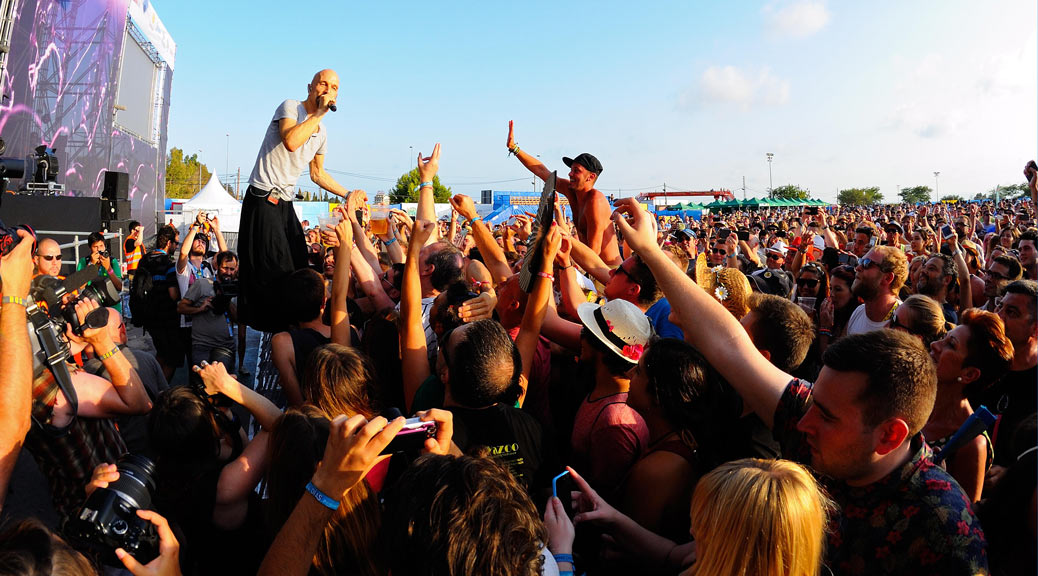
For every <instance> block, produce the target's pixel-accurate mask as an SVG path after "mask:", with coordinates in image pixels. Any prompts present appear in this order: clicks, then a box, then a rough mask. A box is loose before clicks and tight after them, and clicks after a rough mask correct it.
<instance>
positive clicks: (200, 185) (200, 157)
mask: <svg viewBox="0 0 1038 576" xmlns="http://www.w3.org/2000/svg"><path fill="white" fill-rule="evenodd" d="M198 191H199V192H201V191H202V149H201V148H199V149H198Z"/></svg>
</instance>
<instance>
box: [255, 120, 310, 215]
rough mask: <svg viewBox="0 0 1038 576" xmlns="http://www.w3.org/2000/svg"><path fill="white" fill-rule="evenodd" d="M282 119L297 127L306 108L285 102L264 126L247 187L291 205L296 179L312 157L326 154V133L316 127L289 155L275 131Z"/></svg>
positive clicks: (278, 133) (278, 132)
mask: <svg viewBox="0 0 1038 576" xmlns="http://www.w3.org/2000/svg"><path fill="white" fill-rule="evenodd" d="M282 118H295V119H296V122H297V123H299V124H302V123H303V122H304V121H305V120H306V118H307V113H306V108H304V107H303V103H302V102H300V101H298V100H285V101H284V102H282V103H281V106H278V109H277V111H276V112H274V117H273V118H272V119H271V120H270V124H267V132H266V134H264V135H263V144H261V145H260V150H259V154H258V155H257V156H256V165H255V166H253V167H252V175H251V176H249V184H251V185H252V186H255V187H256V188H259V189H260V190H263V191H270V192H271V193H272V194H274V193H277V195H278V196H279V197H280V198H281V199H282V200H285V201H291V200H292V199H293V198H295V194H294V192H293V191H294V190H295V187H296V181H297V180H299V175H300V174H302V173H303V170H305V169H306V168H307V167H308V166H309V165H310V161H311V160H313V159H314V156H317V155H318V154H321V155H323V154H324V153H325V148H326V144H327V142H328V132H327V131H326V130H325V129H324V124H321V125H319V126H318V128H317V131H316V132H314V133H313V135H311V136H310V139H309V140H307V141H306V142H305V143H304V144H303V145H302V146H300V147H299V148H297V149H296V151H295V152H289V151H288V148H285V144H284V142H282V141H281V132H280V131H279V130H278V123H279V122H280V121H281V119H282Z"/></svg>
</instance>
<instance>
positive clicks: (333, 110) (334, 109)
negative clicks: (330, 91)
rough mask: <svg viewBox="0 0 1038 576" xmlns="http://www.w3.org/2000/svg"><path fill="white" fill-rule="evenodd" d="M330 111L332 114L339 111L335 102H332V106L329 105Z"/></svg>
mask: <svg viewBox="0 0 1038 576" xmlns="http://www.w3.org/2000/svg"><path fill="white" fill-rule="evenodd" d="M328 109H329V110H331V111H332V112H335V111H336V110H338V108H336V107H335V102H332V103H331V104H329V105H328Z"/></svg>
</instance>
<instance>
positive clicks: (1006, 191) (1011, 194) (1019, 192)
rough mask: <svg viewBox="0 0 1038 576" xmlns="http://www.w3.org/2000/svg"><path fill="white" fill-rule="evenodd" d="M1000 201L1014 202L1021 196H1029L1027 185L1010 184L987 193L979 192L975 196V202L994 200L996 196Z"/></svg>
mask: <svg viewBox="0 0 1038 576" xmlns="http://www.w3.org/2000/svg"><path fill="white" fill-rule="evenodd" d="M996 191H997V192H998V194H997V196H998V198H999V200H1013V199H1016V198H1018V197H1020V196H1026V195H1027V194H1028V191H1027V184H1023V183H1022V184H1010V185H1008V186H996V187H995V188H992V189H991V190H988V191H987V192H977V193H976V194H975V195H974V196H973V199H974V200H994V199H995V196H996V194H995V193H996Z"/></svg>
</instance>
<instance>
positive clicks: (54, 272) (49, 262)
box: [33, 238, 61, 278]
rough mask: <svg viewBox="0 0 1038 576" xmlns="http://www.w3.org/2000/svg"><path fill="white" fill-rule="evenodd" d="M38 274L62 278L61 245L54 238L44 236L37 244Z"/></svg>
mask: <svg viewBox="0 0 1038 576" xmlns="http://www.w3.org/2000/svg"><path fill="white" fill-rule="evenodd" d="M33 260H35V261H36V275H37V276H41V275H42V276H57V277H58V278H61V247H60V246H58V243H57V242H56V241H54V239H52V238H44V239H42V240H40V241H39V243H38V244H37V245H36V257H35V258H33Z"/></svg>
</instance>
